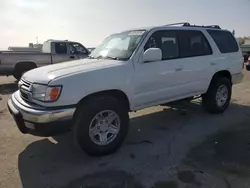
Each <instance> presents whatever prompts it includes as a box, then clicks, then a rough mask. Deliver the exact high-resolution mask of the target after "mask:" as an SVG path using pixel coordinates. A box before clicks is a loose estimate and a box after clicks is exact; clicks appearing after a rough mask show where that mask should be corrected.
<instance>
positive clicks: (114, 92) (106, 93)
mask: <svg viewBox="0 0 250 188" xmlns="http://www.w3.org/2000/svg"><path fill="white" fill-rule="evenodd" d="M94 97H114V98H116V99H118V100H119V101H122V102H123V103H124V105H125V107H126V109H127V111H130V101H129V98H128V96H127V95H126V94H125V92H123V91H122V90H119V89H109V90H103V91H98V92H95V93H91V94H89V95H87V96H85V97H83V98H82V99H81V100H80V101H79V102H78V103H77V106H76V112H75V114H74V116H75V115H76V114H77V112H78V110H77V109H80V106H81V105H83V104H84V103H85V102H87V101H88V100H90V99H92V98H94Z"/></svg>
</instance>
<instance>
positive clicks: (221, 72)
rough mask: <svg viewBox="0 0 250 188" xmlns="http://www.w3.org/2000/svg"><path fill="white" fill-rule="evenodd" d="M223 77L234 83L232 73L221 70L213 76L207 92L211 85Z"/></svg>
mask: <svg viewBox="0 0 250 188" xmlns="http://www.w3.org/2000/svg"><path fill="white" fill-rule="evenodd" d="M221 77H223V78H228V79H229V80H230V82H231V83H232V75H231V73H230V72H229V71H228V70H221V71H218V72H216V73H215V74H214V75H213V77H212V79H211V81H210V84H209V87H208V88H207V90H208V89H209V88H210V86H211V84H212V83H213V82H214V81H216V80H217V79H218V78H221Z"/></svg>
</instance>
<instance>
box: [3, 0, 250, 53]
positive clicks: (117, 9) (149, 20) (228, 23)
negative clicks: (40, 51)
mask: <svg viewBox="0 0 250 188" xmlns="http://www.w3.org/2000/svg"><path fill="white" fill-rule="evenodd" d="M249 11H250V0H0V49H7V48H8V46H27V45H28V43H29V42H36V37H38V40H39V42H43V41H44V40H47V39H69V40H75V41H79V42H81V43H82V44H84V45H85V46H87V47H92V46H96V45H98V44H99V43H100V42H101V41H102V40H103V39H104V38H105V37H106V36H107V35H109V34H112V33H113V32H119V31H122V30H127V29H129V28H135V27H140V26H152V25H164V24H168V23H173V22H182V21H189V22H190V23H193V24H194V23H195V24H202V25H207V24H218V25H220V26H221V27H223V28H227V29H229V30H233V29H235V31H236V36H246V35H247V36H249V35H250V16H249Z"/></svg>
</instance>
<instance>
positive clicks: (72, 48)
mask: <svg viewBox="0 0 250 188" xmlns="http://www.w3.org/2000/svg"><path fill="white" fill-rule="evenodd" d="M69 53H70V54H86V55H87V54H88V51H87V50H86V49H85V48H84V47H83V46H82V45H81V44H79V43H69Z"/></svg>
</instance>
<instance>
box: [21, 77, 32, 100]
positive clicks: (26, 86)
mask: <svg viewBox="0 0 250 188" xmlns="http://www.w3.org/2000/svg"><path fill="white" fill-rule="evenodd" d="M19 90H20V96H21V97H22V99H24V100H26V101H29V95H31V83H30V82H27V81H26V80H23V79H21V80H20V82H19Z"/></svg>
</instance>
